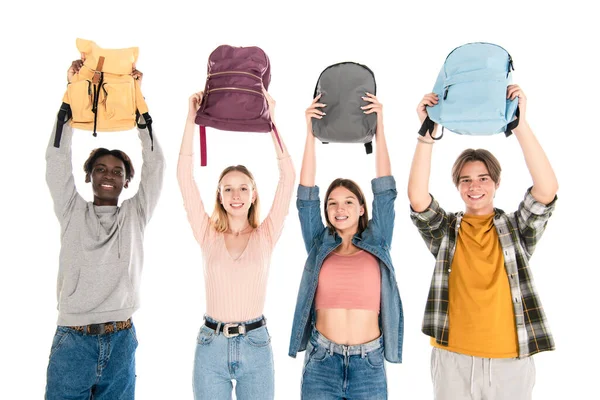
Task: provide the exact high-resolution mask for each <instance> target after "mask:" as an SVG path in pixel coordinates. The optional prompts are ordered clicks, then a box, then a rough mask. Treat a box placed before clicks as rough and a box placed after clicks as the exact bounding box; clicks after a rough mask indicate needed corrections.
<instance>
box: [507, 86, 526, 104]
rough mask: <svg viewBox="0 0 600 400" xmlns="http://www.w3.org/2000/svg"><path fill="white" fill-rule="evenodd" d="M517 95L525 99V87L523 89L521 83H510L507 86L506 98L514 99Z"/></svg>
mask: <svg viewBox="0 0 600 400" xmlns="http://www.w3.org/2000/svg"><path fill="white" fill-rule="evenodd" d="M516 97H519V98H520V99H525V93H523V89H521V88H520V87H519V85H508V87H507V88H506V98H507V99H510V100H514V99H515V98H516Z"/></svg>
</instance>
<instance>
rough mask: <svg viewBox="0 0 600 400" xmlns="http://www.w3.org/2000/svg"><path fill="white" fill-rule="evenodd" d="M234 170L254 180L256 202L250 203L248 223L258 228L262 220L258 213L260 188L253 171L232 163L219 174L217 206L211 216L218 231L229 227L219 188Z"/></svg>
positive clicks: (253, 188) (216, 196) (224, 230)
mask: <svg viewBox="0 0 600 400" xmlns="http://www.w3.org/2000/svg"><path fill="white" fill-rule="evenodd" d="M233 171H237V172H241V173H242V174H244V175H246V176H247V177H248V178H250V181H251V182H252V190H254V191H255V192H256V198H255V199H254V202H253V203H252V204H251V205H250V209H249V210H248V223H249V224H250V226H251V227H252V228H256V227H258V223H259V221H260V219H259V215H258V212H259V210H260V200H259V198H258V190H257V189H256V182H255V181H254V176H252V173H251V172H250V171H248V168H246V167H244V166H243V165H231V166H229V167H227V168H225V169H224V170H223V172H221V175H220V176H219V183H218V184H217V192H216V195H215V208H214V210H213V213H212V215H211V216H210V220H211V222H212V225H213V227H214V228H215V229H216V230H217V232H226V231H227V230H228V229H229V220H228V219H227V211H225V208H224V207H223V204H221V200H220V198H219V195H220V191H219V188H220V187H221V181H222V180H223V177H224V176H225V175H227V174H228V173H230V172H233Z"/></svg>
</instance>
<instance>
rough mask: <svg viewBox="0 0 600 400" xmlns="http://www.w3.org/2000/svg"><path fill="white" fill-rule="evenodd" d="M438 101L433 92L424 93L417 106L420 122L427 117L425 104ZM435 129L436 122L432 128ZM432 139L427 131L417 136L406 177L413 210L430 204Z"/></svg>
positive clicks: (429, 104)
mask: <svg viewBox="0 0 600 400" xmlns="http://www.w3.org/2000/svg"><path fill="white" fill-rule="evenodd" d="M437 103H438V97H437V95H436V94H435V93H429V94H426V95H425V96H424V97H423V100H421V102H420V103H419V105H418V106H417V114H418V115H419V120H420V121H421V124H423V121H425V118H427V110H426V107H427V106H434V105H436V104H437ZM435 131H437V124H435V128H434V136H435ZM434 143H435V142H434V141H433V139H432V137H431V136H430V134H429V132H428V133H426V134H425V136H424V137H422V136H417V147H416V148H415V154H414V156H413V160H412V165H411V167H410V176H409V178H408V199H409V201H410V206H411V207H412V209H413V211H416V212H423V211H425V210H426V209H427V207H429V205H430V204H431V201H432V198H431V195H430V194H429V175H430V170H431V153H432V150H433V144H434Z"/></svg>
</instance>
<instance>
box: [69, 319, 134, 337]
mask: <svg viewBox="0 0 600 400" xmlns="http://www.w3.org/2000/svg"><path fill="white" fill-rule="evenodd" d="M69 328H70V329H73V330H75V331H77V332H83V333H86V334H88V335H104V334H105V333H113V332H117V331H122V330H125V329H130V328H131V318H129V319H128V320H127V321H112V322H103V323H101V324H91V325H83V326H69Z"/></svg>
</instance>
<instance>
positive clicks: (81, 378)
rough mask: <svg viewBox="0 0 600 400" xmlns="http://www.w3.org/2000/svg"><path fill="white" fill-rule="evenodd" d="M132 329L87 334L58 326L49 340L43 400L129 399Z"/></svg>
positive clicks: (134, 346)
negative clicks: (50, 345)
mask: <svg viewBox="0 0 600 400" xmlns="http://www.w3.org/2000/svg"><path fill="white" fill-rule="evenodd" d="M137 346H138V342H137V339H136V336H135V328H134V327H133V324H132V327H131V328H130V329H124V330H121V331H117V332H113V333H105V334H103V335H88V334H84V333H83V332H78V331H76V330H74V329H71V328H68V327H66V326H58V327H57V328H56V334H55V335H54V340H53V341H52V348H51V350H50V361H49V362H48V372H47V381H46V397H45V399H46V400H90V399H93V400H130V399H131V400H132V399H133V398H134V394H135V350H136V349H137Z"/></svg>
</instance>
